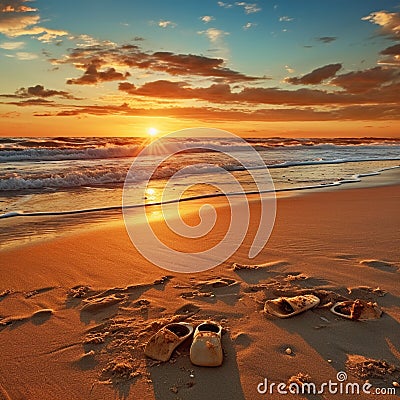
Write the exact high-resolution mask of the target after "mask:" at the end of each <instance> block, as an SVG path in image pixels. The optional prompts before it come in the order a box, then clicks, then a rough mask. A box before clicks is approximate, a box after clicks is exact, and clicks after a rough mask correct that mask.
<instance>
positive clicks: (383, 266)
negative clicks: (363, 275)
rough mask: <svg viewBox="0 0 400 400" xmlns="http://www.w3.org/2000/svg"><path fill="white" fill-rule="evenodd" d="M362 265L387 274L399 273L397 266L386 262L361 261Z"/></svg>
mask: <svg viewBox="0 0 400 400" xmlns="http://www.w3.org/2000/svg"><path fill="white" fill-rule="evenodd" d="M360 264H361V265H365V266H367V267H371V268H376V269H379V270H381V271H385V272H397V271H398V268H397V267H396V265H395V264H392V263H389V262H386V261H381V260H362V261H360Z"/></svg>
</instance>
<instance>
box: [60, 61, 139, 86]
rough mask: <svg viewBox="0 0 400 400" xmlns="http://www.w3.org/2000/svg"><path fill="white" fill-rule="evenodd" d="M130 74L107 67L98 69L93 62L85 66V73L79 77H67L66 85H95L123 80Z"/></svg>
mask: <svg viewBox="0 0 400 400" xmlns="http://www.w3.org/2000/svg"><path fill="white" fill-rule="evenodd" d="M129 76H131V74H130V73H129V72H125V73H122V72H118V71H116V70H115V68H107V69H105V70H104V71H98V70H97V66H96V65H95V64H91V65H89V66H88V67H87V69H86V71H85V73H84V74H83V75H82V76H81V77H80V78H73V79H68V80H67V84H68V85H96V84H97V83H100V82H110V81H124V80H126V79H127V78H128V77H129Z"/></svg>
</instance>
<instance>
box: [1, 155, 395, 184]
mask: <svg viewBox="0 0 400 400" xmlns="http://www.w3.org/2000/svg"><path fill="white" fill-rule="evenodd" d="M399 159H400V156H399V157H398V158H393V157H388V158H379V159H375V160H374V159H373V160H371V159H362V158H349V159H335V160H322V159H318V160H312V161H285V162H283V163H275V164H270V165H267V166H266V168H267V169H279V168H282V169H285V168H289V167H297V166H300V167H301V166H312V165H329V164H331V165H334V164H345V163H354V162H365V161H382V160H384V161H396V160H399ZM181 167H182V166H168V167H167V166H165V167H162V168H158V169H156V171H155V172H154V174H153V175H152V180H153V179H154V180H161V179H169V178H171V177H172V176H173V175H175V174H176V173H177V172H179V171H181V170H180V168H181ZM221 168H223V169H225V170H226V171H230V172H240V171H246V170H259V169H265V168H260V166H254V167H249V168H245V167H243V166H242V165H235V164H219V165H218V164H215V165H207V164H205V165H201V164H200V165H199V164H197V165H188V166H186V168H185V170H184V172H182V171H181V173H180V178H183V177H188V176H191V175H207V174H208V175H209V174H218V173H219V172H220V169H221ZM128 170H129V165H125V166H122V165H121V166H97V167H95V166H93V167H91V168H82V167H77V168H76V169H75V170H66V171H63V172H61V171H58V172H56V173H54V174H51V173H49V172H46V173H43V172H42V173H37V174H36V175H33V174H32V173H27V172H24V173H20V175H17V173H15V172H13V173H9V174H7V173H5V174H3V176H2V178H0V192H2V191H21V190H41V189H63V188H65V189H69V188H79V187H87V186H89V187H99V186H106V185H121V186H122V184H123V183H124V182H125V181H127V182H128V183H136V182H142V181H143V180H145V179H147V178H148V171H147V170H146V169H145V167H143V169H142V170H136V171H134V172H132V171H130V172H129V174H128ZM32 175H33V176H32Z"/></svg>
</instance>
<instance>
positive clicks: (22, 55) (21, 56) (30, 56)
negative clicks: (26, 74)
mask: <svg viewBox="0 0 400 400" xmlns="http://www.w3.org/2000/svg"><path fill="white" fill-rule="evenodd" d="M15 57H16V58H18V60H22V61H30V60H35V59H36V58H38V55H37V54H34V53H28V52H25V51H21V52H17V53H16V54H15Z"/></svg>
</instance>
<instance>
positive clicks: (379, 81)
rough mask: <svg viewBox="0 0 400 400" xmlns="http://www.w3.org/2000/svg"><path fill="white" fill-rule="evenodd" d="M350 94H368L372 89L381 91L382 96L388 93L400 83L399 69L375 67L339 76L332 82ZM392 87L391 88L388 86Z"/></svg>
mask: <svg viewBox="0 0 400 400" xmlns="http://www.w3.org/2000/svg"><path fill="white" fill-rule="evenodd" d="M331 83H332V84H333V85H336V86H340V87H342V88H343V89H345V90H346V91H347V92H349V93H356V94H358V93H366V92H369V91H371V90H372V89H375V90H380V91H381V96H382V97H383V96H384V95H385V92H384V89H386V92H388V89H390V87H392V88H393V85H395V84H399V83H400V70H399V69H397V68H385V67H381V66H379V67H375V68H371V69H367V70H364V71H353V72H349V73H347V74H343V75H339V76H337V77H336V78H335V79H333V80H332V81H331ZM388 85H390V86H388Z"/></svg>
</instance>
